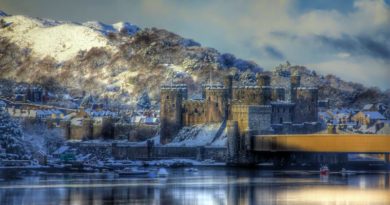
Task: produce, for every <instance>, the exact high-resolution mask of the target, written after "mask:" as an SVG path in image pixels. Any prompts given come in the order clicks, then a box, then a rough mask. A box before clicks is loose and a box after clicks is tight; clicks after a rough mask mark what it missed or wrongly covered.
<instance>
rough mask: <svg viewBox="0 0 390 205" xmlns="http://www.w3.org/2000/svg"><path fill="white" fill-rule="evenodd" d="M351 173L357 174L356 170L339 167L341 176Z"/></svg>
mask: <svg viewBox="0 0 390 205" xmlns="http://www.w3.org/2000/svg"><path fill="white" fill-rule="evenodd" d="M352 174H357V172H356V171H351V170H347V169H345V168H342V169H341V175H343V176H345V175H352Z"/></svg>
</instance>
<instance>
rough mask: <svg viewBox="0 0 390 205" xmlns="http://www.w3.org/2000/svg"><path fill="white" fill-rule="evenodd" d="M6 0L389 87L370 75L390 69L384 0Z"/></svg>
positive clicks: (389, 14)
mask: <svg viewBox="0 0 390 205" xmlns="http://www.w3.org/2000/svg"><path fill="white" fill-rule="evenodd" d="M2 3H3V5H2V7H3V6H4V8H3V9H5V12H9V13H11V14H12V13H22V14H26V15H31V16H38V17H46V18H54V19H58V20H72V21H87V20H99V21H104V22H107V23H114V22H116V21H120V20H121V21H130V22H132V23H134V24H136V25H139V26H141V27H152V26H154V27H159V28H164V29H167V30H170V31H173V32H176V33H178V34H180V35H182V36H184V37H186V38H192V39H194V40H196V41H197V42H200V43H201V44H202V45H204V46H209V47H214V48H216V49H218V50H219V51H220V52H221V53H232V54H234V55H236V56H237V57H238V58H242V59H248V60H253V61H255V62H257V63H258V64H259V65H260V66H262V67H264V68H266V69H270V68H272V67H274V66H275V65H278V64H279V63H280V61H284V60H289V61H290V62H291V63H296V64H306V65H313V67H310V68H312V69H318V70H319V71H326V70H332V72H334V73H333V74H335V75H339V76H340V77H341V78H343V79H347V80H354V79H360V80H362V79H361V78H364V77H365V78H367V79H366V80H364V79H363V80H362V81H361V82H367V85H374V84H375V85H381V87H382V88H390V83H388V79H384V78H383V77H381V76H379V77H378V76H373V75H372V73H381V74H386V73H385V71H386V70H389V69H388V65H387V64H388V62H389V59H390V48H389V47H390V39H389V36H390V9H389V5H388V3H386V2H385V1H383V0H348V1H343V2H342V3H340V2H339V1H318V0H315V1H310V2H309V1H306V0H279V1H277V0H275V1H266V0H264V1H260V0H245V1H234V0H230V1H227V0H215V1H206V0H199V1H183V0H144V1H136V0H112V1H110V2H108V1H106V0H94V1H92V0H85V1H76V0H69V1H59V0H58V1H55V0H36V1H34V3H32V2H31V1H22V0H2ZM8 9H10V11H8ZM340 53H348V54H349V57H346V55H341V56H340V55H338V54H340ZM367 62H371V63H372V66H370V64H367ZM385 62H387V63H385ZM317 65H318V66H317ZM361 65H364V66H361ZM331 66H335V67H337V68H339V69H332V68H331ZM341 68H343V69H342V70H340V69H341ZM364 68H365V69H364ZM367 68H370V69H367ZM356 69H358V70H359V73H361V77H360V78H358V77H354V76H353V75H352V74H349V73H348V70H350V71H351V72H356ZM370 82H372V83H370Z"/></svg>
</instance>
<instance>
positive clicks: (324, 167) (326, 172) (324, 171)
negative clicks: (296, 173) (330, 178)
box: [320, 166, 329, 175]
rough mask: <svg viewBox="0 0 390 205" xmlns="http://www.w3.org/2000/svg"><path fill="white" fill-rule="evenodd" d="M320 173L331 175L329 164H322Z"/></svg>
mask: <svg viewBox="0 0 390 205" xmlns="http://www.w3.org/2000/svg"><path fill="white" fill-rule="evenodd" d="M320 175H329V168H328V166H322V167H321V168H320Z"/></svg>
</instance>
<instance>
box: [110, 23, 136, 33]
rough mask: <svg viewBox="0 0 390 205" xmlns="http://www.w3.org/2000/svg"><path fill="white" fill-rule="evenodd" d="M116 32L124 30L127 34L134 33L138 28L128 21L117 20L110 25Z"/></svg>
mask: <svg viewBox="0 0 390 205" xmlns="http://www.w3.org/2000/svg"><path fill="white" fill-rule="evenodd" d="M112 26H113V27H114V28H115V29H116V30H117V31H118V32H122V33H123V32H125V33H127V34H129V35H134V34H136V33H137V32H138V31H139V30H140V28H139V27H138V26H136V25H134V24H131V23H129V22H118V23H115V24H113V25H112Z"/></svg>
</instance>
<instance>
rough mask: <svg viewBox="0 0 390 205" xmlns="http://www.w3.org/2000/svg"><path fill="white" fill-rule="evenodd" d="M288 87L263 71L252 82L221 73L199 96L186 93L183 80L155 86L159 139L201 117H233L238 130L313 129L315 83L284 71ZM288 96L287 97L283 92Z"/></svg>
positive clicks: (315, 127)
mask: <svg viewBox="0 0 390 205" xmlns="http://www.w3.org/2000/svg"><path fill="white" fill-rule="evenodd" d="M290 81H291V86H290V88H289V89H286V88H282V87H273V86H271V78H270V76H268V75H264V74H257V75H256V85H251V86H243V85H233V77H232V76H230V75H229V76H226V77H225V78H224V82H223V85H221V84H214V85H213V84H212V83H210V84H206V85H203V90H202V99H200V100H192V99H188V91H187V86H186V85H184V84H172V85H163V86H161V93H160V97H161V104H160V118H161V119H160V121H161V127H160V136H161V143H162V144H166V143H169V142H171V140H172V139H173V137H174V136H175V134H177V132H178V131H179V130H180V129H181V128H182V127H183V126H191V125H195V124H201V123H222V125H221V126H226V121H227V120H233V121H237V122H238V130H239V134H244V133H245V132H246V131H247V130H251V132H254V133H257V134H272V133H274V134H279V133H310V132H315V131H317V130H318V129H319V123H318V122H317V118H318V114H317V113H318V106H317V101H318V89H317V88H312V87H303V86H301V77H300V76H299V75H298V74H294V75H292V76H291V77H290ZM287 95H289V96H290V99H289V100H287V98H286V96H287Z"/></svg>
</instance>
